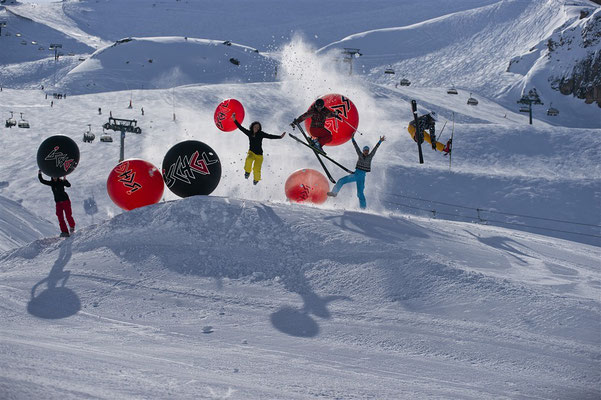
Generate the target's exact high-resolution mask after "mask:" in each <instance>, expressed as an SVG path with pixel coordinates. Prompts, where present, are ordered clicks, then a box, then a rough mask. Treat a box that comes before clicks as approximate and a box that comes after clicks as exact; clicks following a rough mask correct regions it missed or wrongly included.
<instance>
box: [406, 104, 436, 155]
mask: <svg viewBox="0 0 601 400" xmlns="http://www.w3.org/2000/svg"><path fill="white" fill-rule="evenodd" d="M437 120H438V118H437V116H436V112H434V111H432V112H430V113H428V114H424V115H422V116H421V117H418V118H417V123H418V126H419V131H418V132H424V131H425V130H428V133H429V135H430V139H431V142H432V143H431V144H432V148H433V149H436V121H437ZM409 126H411V127H413V130H415V121H411V122H409ZM418 137H419V136H418V135H417V134H415V135H414V137H413V140H415V141H416V142H417V138H418ZM422 143H423V135H422Z"/></svg>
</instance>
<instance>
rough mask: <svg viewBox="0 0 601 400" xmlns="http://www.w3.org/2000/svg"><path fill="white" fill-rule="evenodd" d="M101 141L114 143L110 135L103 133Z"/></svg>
mask: <svg viewBox="0 0 601 400" xmlns="http://www.w3.org/2000/svg"><path fill="white" fill-rule="evenodd" d="M100 141H101V142H105V143H110V142H112V141H113V137H112V136H111V135H109V134H108V133H105V132H103V133H102V135H100Z"/></svg>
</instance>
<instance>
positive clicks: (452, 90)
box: [447, 86, 459, 94]
mask: <svg viewBox="0 0 601 400" xmlns="http://www.w3.org/2000/svg"><path fill="white" fill-rule="evenodd" d="M447 94H459V93H458V92H457V89H455V87H454V86H451V87H450V88H448V89H447Z"/></svg>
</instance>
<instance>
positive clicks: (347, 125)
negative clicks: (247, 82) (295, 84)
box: [236, 93, 359, 146]
mask: <svg viewBox="0 0 601 400" xmlns="http://www.w3.org/2000/svg"><path fill="white" fill-rule="evenodd" d="M320 98H321V99H322V100H323V101H324V103H325V106H326V107H328V108H329V109H331V110H333V111H336V110H338V111H340V114H339V115H338V117H332V118H328V119H326V123H325V125H324V126H325V128H326V129H327V130H329V131H330V132H331V133H332V141H331V142H329V143H326V146H338V145H341V144H343V143H346V142H348V141H349V140H351V137H352V136H353V133H355V131H356V130H357V128H358V127H359V111H358V110H357V107H355V105H354V104H353V102H352V101H351V100H350V99H349V98H348V97H344V96H343V95H341V94H334V93H332V94H326V95H325V96H321V97H320ZM311 107H313V104H311ZM311 107H309V109H310V108H311ZM236 115H237V114H236ZM305 128H306V130H307V132H311V118H307V119H306V120H305Z"/></svg>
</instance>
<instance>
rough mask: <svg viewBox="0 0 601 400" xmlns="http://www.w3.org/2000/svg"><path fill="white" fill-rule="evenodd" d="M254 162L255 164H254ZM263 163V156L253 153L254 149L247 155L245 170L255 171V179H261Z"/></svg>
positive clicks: (247, 171) (248, 171)
mask: <svg viewBox="0 0 601 400" xmlns="http://www.w3.org/2000/svg"><path fill="white" fill-rule="evenodd" d="M253 163H254V165H253ZM261 165H263V156H260V155H258V154H255V153H253V152H252V151H250V150H249V151H248V154H247V155H246V161H245V162H244V172H246V173H249V174H250V172H251V171H252V172H253V179H254V180H255V181H260V180H261Z"/></svg>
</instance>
